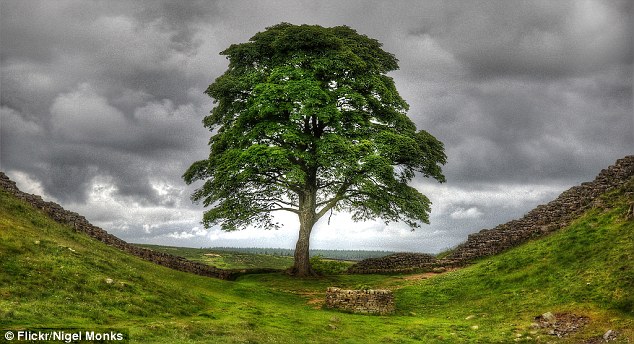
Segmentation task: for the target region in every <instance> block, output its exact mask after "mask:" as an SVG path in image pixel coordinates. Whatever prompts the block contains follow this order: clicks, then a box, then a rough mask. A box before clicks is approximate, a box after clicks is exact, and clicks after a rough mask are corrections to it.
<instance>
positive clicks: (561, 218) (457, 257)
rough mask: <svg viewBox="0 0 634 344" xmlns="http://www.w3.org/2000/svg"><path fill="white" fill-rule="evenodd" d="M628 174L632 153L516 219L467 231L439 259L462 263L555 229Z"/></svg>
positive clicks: (632, 173) (632, 170) (632, 174)
mask: <svg viewBox="0 0 634 344" xmlns="http://www.w3.org/2000/svg"><path fill="white" fill-rule="evenodd" d="M632 178H634V155H630V156H626V157H625V158H623V159H619V160H617V161H616V163H615V164H614V165H612V166H610V167H608V168H607V169H604V170H602V171H601V172H600V173H599V175H598V176H597V177H596V178H595V179H594V181H592V182H587V183H582V184H581V185H578V186H574V187H572V188H570V189H568V190H566V191H564V192H563V193H562V194H561V195H559V197H557V198H556V199H555V200H553V201H552V202H550V203H548V204H545V205H540V206H538V207H537V208H535V209H533V210H531V211H530V212H528V213H527V214H526V215H524V217H522V218H521V219H519V220H513V221H510V222H507V223H504V224H501V225H499V226H497V227H495V228H493V229H483V230H481V231H480V232H478V233H475V234H471V235H469V237H468V239H467V241H466V242H465V243H463V244H461V245H459V246H458V247H456V248H455V249H454V250H453V252H452V253H451V254H450V255H449V256H447V257H446V258H444V259H442V260H440V261H439V263H440V264H442V265H463V264H465V263H467V262H469V261H472V260H474V259H476V258H480V257H485V256H491V255H494V254H497V253H500V252H502V251H505V250H507V249H509V248H511V247H514V246H517V245H519V244H522V243H524V242H526V241H528V240H530V239H532V238H537V237H541V236H544V235H546V234H549V233H552V232H554V231H557V230H559V229H561V228H563V227H566V226H568V225H569V224H570V223H571V222H572V221H573V220H575V219H577V218H578V217H579V216H580V215H582V214H583V213H584V212H586V211H587V210H589V209H591V208H592V207H593V206H595V205H596V204H597V202H600V199H599V196H601V195H602V194H604V193H606V192H608V191H610V190H613V189H616V188H618V187H621V186H623V185H625V184H626V183H627V182H628V181H630V180H632ZM632 202H634V199H633V200H632Z"/></svg>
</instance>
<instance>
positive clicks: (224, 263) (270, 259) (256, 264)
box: [135, 244, 395, 269]
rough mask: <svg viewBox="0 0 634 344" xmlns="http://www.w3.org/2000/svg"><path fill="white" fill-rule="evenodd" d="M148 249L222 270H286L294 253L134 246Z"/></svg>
mask: <svg viewBox="0 0 634 344" xmlns="http://www.w3.org/2000/svg"><path fill="white" fill-rule="evenodd" d="M135 245H137V246H140V247H145V248H149V249H151V250H155V251H159V252H165V253H169V254H173V255H175V256H179V257H183V258H187V259H189V260H193V261H197V262H201V263H205V264H209V265H213V266H215V267H218V268H221V269H249V268H269V269H286V268H288V267H290V266H291V265H293V250H289V249H281V248H255V247H214V248H191V247H176V246H162V245H149V244H135ZM393 253H395V252H392V251H364V250H311V256H320V257H323V259H326V260H331V259H332V260H339V261H347V262H350V263H349V264H350V265H351V264H352V262H354V261H358V260H361V259H365V258H373V257H383V256H387V255H389V254H393Z"/></svg>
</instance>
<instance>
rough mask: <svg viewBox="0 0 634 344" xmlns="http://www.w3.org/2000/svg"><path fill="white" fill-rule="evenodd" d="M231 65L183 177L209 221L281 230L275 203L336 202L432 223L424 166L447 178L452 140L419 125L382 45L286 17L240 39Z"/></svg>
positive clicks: (429, 173) (343, 207) (280, 206)
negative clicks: (203, 143)
mask: <svg viewBox="0 0 634 344" xmlns="http://www.w3.org/2000/svg"><path fill="white" fill-rule="evenodd" d="M221 54H223V55H226V56H227V58H228V59H229V69H228V70H227V71H226V72H225V73H224V74H223V75H222V76H220V77H218V78H217V79H216V80H215V82H214V83H213V84H211V85H210V86H209V88H208V89H207V91H206V93H207V94H208V95H209V96H211V97H212V98H213V99H214V102H215V104H216V106H215V107H214V109H213V111H212V112H211V114H210V115H209V116H207V117H205V119H204V121H203V122H204V125H205V126H206V127H207V128H209V129H210V130H211V131H212V132H213V133H214V134H213V136H212V137H211V139H210V141H209V145H210V154H209V158H208V159H206V160H201V161H198V162H195V163H194V164H193V165H192V166H191V167H190V168H189V169H188V170H187V172H186V173H185V174H184V176H183V177H184V179H185V181H186V182H187V183H192V182H194V181H198V180H201V181H204V185H203V186H202V187H201V188H199V189H198V190H197V191H196V192H195V193H194V194H193V195H192V199H193V200H195V201H202V202H203V204H204V205H205V206H210V207H211V208H210V209H209V210H207V211H206V212H205V215H204V218H203V223H204V224H205V225H206V226H210V225H216V224H219V225H221V226H222V228H223V229H225V230H236V229H242V228H244V227H245V226H247V225H251V224H255V225H259V226H261V227H263V228H276V227H277V224H276V223H273V221H272V220H273V218H272V216H271V212H273V211H279V210H286V211H291V212H294V213H297V214H299V213H300V212H305V211H307V214H313V215H312V216H311V217H310V218H308V220H306V221H307V224H308V226H309V227H312V225H313V224H314V222H316V221H317V220H318V219H319V218H320V217H321V216H323V215H324V214H326V213H327V212H328V211H330V210H333V211H348V212H350V213H352V214H353V218H354V219H355V220H365V219H370V218H374V217H380V218H383V219H384V220H386V221H399V220H403V221H406V222H407V223H408V224H410V225H411V226H412V227H417V226H418V225H419V223H420V222H425V223H426V222H428V219H429V218H428V213H429V211H430V201H429V200H428V199H427V197H425V196H424V195H422V194H421V193H419V192H418V191H417V190H416V189H414V188H412V187H410V186H408V185H407V183H408V182H409V181H410V180H411V179H412V178H413V177H414V175H415V173H420V174H422V175H423V176H426V177H432V178H435V179H437V180H438V181H441V182H442V181H444V176H443V175H442V172H441V169H440V165H441V164H444V163H445V160H446V158H445V154H444V148H443V144H442V143H441V142H440V141H438V140H437V139H436V138H434V137H433V136H432V135H430V134H429V133H427V132H425V131H416V127H415V125H414V123H413V122H412V121H411V120H410V119H409V118H408V117H407V116H406V111H407V109H408V105H407V103H406V102H405V101H404V100H403V99H402V98H401V97H400V95H399V94H398V92H397V90H396V87H395V85H394V81H393V80H392V78H390V77H389V76H387V75H386V73H388V72H389V71H392V70H395V69H397V68H398V64H397V60H396V58H395V57H394V56H393V55H392V54H390V53H387V52H385V51H383V50H382V49H381V44H380V43H379V42H378V41H377V40H375V39H371V38H369V37H367V36H365V35H361V34H358V33H357V32H356V31H355V30H353V29H351V28H349V27H347V26H338V27H332V28H324V27H320V26H310V25H301V26H296V25H291V24H287V23H282V24H279V25H275V26H272V27H269V28H268V29H267V30H265V31H263V32H260V33H258V34H256V35H255V36H253V37H252V38H251V39H250V40H249V42H247V43H242V44H234V45H231V46H230V47H229V48H228V49H226V50H225V51H223V52H222V53H221Z"/></svg>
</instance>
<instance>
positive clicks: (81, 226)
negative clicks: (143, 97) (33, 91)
mask: <svg viewBox="0 0 634 344" xmlns="http://www.w3.org/2000/svg"><path fill="white" fill-rule="evenodd" d="M0 189H1V190H4V191H6V192H8V193H9V194H11V195H13V196H15V197H17V198H19V199H21V200H23V201H25V202H26V203H29V204H30V205H32V206H33V207H34V208H37V209H39V210H41V211H42V212H44V213H45V214H46V215H48V216H49V217H50V218H51V219H53V220H55V221H56V222H58V223H61V224H63V225H67V226H69V227H71V228H72V229H74V230H75V231H77V232H81V233H85V234H87V235H89V236H91V237H93V238H94V239H97V240H99V241H101V242H103V243H105V244H106V245H109V246H112V247H115V248H118V249H120V250H122V251H124V252H127V253H129V254H131V255H134V256H137V257H139V258H141V259H144V260H147V261H150V262H152V263H156V264H159V265H162V266H166V267H168V268H171V269H175V270H180V271H184V272H189V273H193V274H196V275H201V276H208V277H215V278H220V279H225V280H233V279H235V278H236V277H237V276H239V275H240V274H244V273H249V272H255V271H250V270H223V269H218V268H216V267H213V266H210V265H207V264H203V263H198V262H193V261H190V260H187V259H185V258H182V257H178V256H174V255H171V254H168V253H163V252H157V251H153V250H150V249H146V248H142V247H138V246H134V245H131V244H129V243H127V242H125V241H123V240H121V239H119V238H117V237H116V236H114V235H112V234H109V233H108V232H106V231H105V230H103V229H101V228H99V227H97V226H94V225H92V224H91V223H90V222H88V220H86V218H85V217H83V216H81V215H79V214H77V213H74V212H72V211H68V210H65V209H64V208H62V206H60V205H59V204H56V203H54V202H46V201H44V200H43V199H42V197H40V196H37V195H31V194H28V193H24V192H22V191H20V190H19V189H18V188H17V186H16V185H15V182H13V181H11V180H10V179H9V178H8V177H7V176H6V175H5V174H4V173H3V172H0ZM265 271H268V270H267V269H261V270H258V272H265Z"/></svg>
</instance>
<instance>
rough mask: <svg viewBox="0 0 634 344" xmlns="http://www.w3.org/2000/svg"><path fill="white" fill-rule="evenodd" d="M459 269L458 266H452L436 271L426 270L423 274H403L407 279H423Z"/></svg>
mask: <svg viewBox="0 0 634 344" xmlns="http://www.w3.org/2000/svg"><path fill="white" fill-rule="evenodd" d="M456 270H458V269H457V268H451V269H444V270H442V271H436V272H433V271H432V272H425V273H422V274H413V275H407V276H403V279H404V280H406V281H418V280H423V279H428V278H431V277H434V276H438V275H441V274H444V273H447V272H452V271H456Z"/></svg>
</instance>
